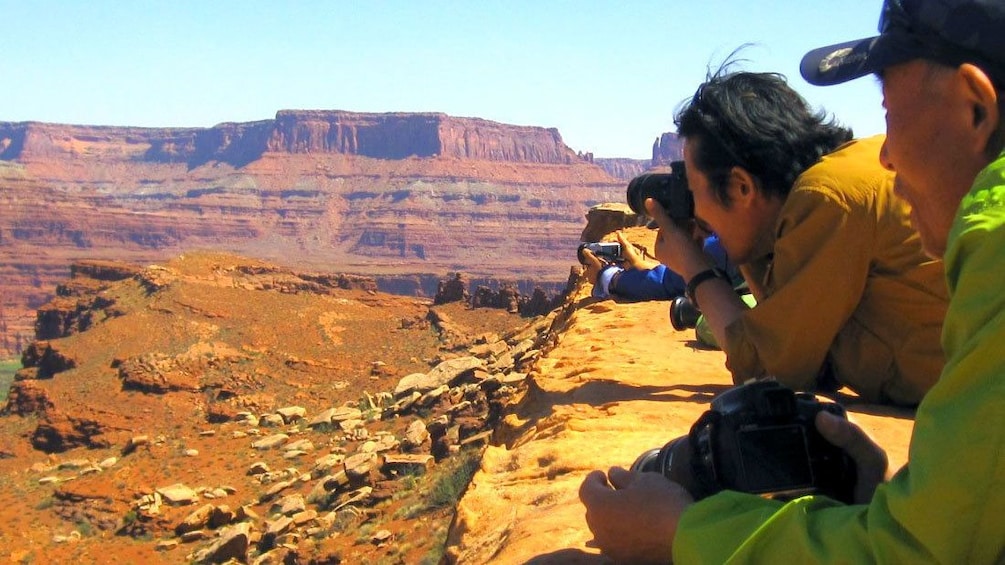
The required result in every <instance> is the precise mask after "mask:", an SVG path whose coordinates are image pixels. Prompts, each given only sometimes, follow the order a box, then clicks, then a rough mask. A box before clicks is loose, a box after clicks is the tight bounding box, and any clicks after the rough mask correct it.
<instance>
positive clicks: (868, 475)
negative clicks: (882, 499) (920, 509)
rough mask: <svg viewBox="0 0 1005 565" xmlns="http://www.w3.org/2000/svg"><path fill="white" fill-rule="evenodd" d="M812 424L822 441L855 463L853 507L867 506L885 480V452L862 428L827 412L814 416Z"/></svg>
mask: <svg viewBox="0 0 1005 565" xmlns="http://www.w3.org/2000/svg"><path fill="white" fill-rule="evenodd" d="M814 423H815V424H816V426H817V431H819V432H820V435H822V436H823V437H824V439H826V440H827V441H829V442H831V443H832V444H834V445H835V446H837V447H840V448H841V449H843V450H845V452H847V453H848V455H849V456H850V457H851V458H852V461H854V462H855V470H856V472H857V473H858V481H857V482H856V483H855V503H856V504H868V503H869V501H870V500H872V495H873V493H874V492H876V487H877V486H879V484H880V483H882V482H883V481H885V480H886V478H887V468H888V467H889V461H888V460H887V457H886V452H885V451H883V448H882V447H880V446H879V445H877V444H876V442H874V441H872V438H870V437H869V435H868V434H866V433H865V431H863V430H862V428H860V427H858V426H857V425H855V424H853V423H851V422H849V421H848V420H845V419H844V418H839V417H838V416H835V415H834V414H831V413H830V412H825V411H820V412H817V415H816V420H815V422H814Z"/></svg>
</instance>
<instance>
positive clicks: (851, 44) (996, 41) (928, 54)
mask: <svg viewBox="0 0 1005 565" xmlns="http://www.w3.org/2000/svg"><path fill="white" fill-rule="evenodd" d="M913 59H930V60H934V61H936V62H940V63H944V64H948V65H952V66H956V65H960V64H962V63H973V64H975V65H977V66H978V67H980V68H981V69H982V70H983V71H984V72H986V73H988V75H989V76H990V77H991V78H992V79H993V80H994V81H995V82H997V83H998V84H999V85H1005V0H884V2H883V11H882V13H881V14H880V17H879V35H878V36H876V37H869V38H866V39H858V40H855V41H848V42H845V43H839V44H837V45H831V46H828V47H821V48H819V49H814V50H813V51H810V52H809V53H807V54H806V55H805V56H804V57H803V60H802V63H800V65H799V72H800V73H801V74H802V75H803V78H804V79H806V81H807V82H809V83H810V84H815V85H818V86H826V85H831V84H838V83H841V82H845V81H849V80H851V79H854V78H858V77H861V76H865V75H867V74H872V73H876V72H879V71H881V70H883V69H884V68H886V67H889V66H891V65H896V64H899V63H906V62H907V61H911V60H913Z"/></svg>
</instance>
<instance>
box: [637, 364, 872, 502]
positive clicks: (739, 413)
mask: <svg viewBox="0 0 1005 565" xmlns="http://www.w3.org/2000/svg"><path fill="white" fill-rule="evenodd" d="M822 410H826V411H827V412H830V413H832V414H835V415H837V416H840V417H842V418H845V417H846V416H845V411H844V409H843V408H842V407H841V406H840V405H838V404H835V403H833V402H819V401H817V400H816V398H814V397H813V395H811V394H807V393H794V392H793V391H792V390H790V389H788V388H786V387H784V386H782V385H780V384H778V383H777V382H775V381H755V382H752V383H748V384H745V385H740V386H738V387H735V388H732V389H729V390H727V391H726V392H723V393H722V394H720V395H718V396H717V397H715V398H714V399H713V400H712V406H711V408H710V409H709V410H708V411H706V412H705V413H704V414H702V416H701V417H700V418H698V421H697V422H695V423H694V425H693V426H692V427H691V432H690V433H689V434H688V435H686V436H681V437H679V438H676V439H674V440H672V441H670V442H669V443H667V444H666V445H664V446H663V447H662V448H657V449H651V450H649V451H646V452H645V453H643V454H642V455H641V456H639V458H638V459H636V460H635V463H633V464H632V467H631V468H632V470H633V471H640V472H646V471H649V472H656V473H662V474H663V476H665V477H667V478H668V479H670V480H672V481H675V482H677V483H679V484H680V485H681V486H683V487H684V488H686V489H687V490H688V491H689V492H690V493H691V494H692V496H694V498H695V500H701V499H702V498H705V497H707V496H711V495H713V494H715V493H717V492H719V491H721V490H735V491H740V492H749V493H753V494H759V495H762V496H766V497H769V498H779V499H783V500H788V499H792V498H796V497H798V496H803V495H806V494H824V495H827V496H830V497H831V498H834V499H836V500H840V501H842V502H845V503H851V502H853V495H854V488H855V480H856V472H855V463H854V462H853V461H852V459H851V457H849V456H848V454H847V453H845V452H844V450H842V449H840V448H838V447H836V446H834V445H833V444H831V443H830V442H828V441H827V440H825V439H824V438H823V436H821V435H820V433H819V432H818V431H817V428H816V425H815V424H814V423H813V419H814V417H815V416H816V414H817V412H820V411H822Z"/></svg>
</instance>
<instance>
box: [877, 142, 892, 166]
mask: <svg viewBox="0 0 1005 565" xmlns="http://www.w3.org/2000/svg"><path fill="white" fill-rule="evenodd" d="M888 143H889V142H888V141H887V140H883V147H880V149H879V162H880V163H881V164H882V165H883V168H885V169H886V170H888V171H893V170H895V169H894V168H893V163H892V162H891V161H890V151H889V150H888V149H887V147H886V146H887V144H888Z"/></svg>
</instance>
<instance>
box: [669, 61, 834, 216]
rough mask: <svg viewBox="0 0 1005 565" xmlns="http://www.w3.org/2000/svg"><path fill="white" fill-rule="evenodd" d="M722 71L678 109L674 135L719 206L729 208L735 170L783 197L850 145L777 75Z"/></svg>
mask: <svg viewBox="0 0 1005 565" xmlns="http://www.w3.org/2000/svg"><path fill="white" fill-rule="evenodd" d="M728 65H729V64H728V63H727V64H725V65H723V66H722V67H720V68H719V70H718V71H716V72H715V73H714V74H713V75H711V76H709V77H708V78H707V79H706V81H705V83H704V84H702V85H701V86H699V87H698V90H697V91H696V92H695V93H694V97H692V98H691V100H690V101H687V102H685V103H684V104H683V106H682V107H681V108H679V109H678V110H677V114H676V116H674V123H675V124H676V125H677V133H678V135H680V136H682V137H685V138H687V139H688V140H689V141H692V142H693V145H692V147H693V149H694V150H695V151H694V153H693V154H694V156H695V157H694V160H695V164H696V165H697V167H698V169H700V170H701V171H702V172H703V173H705V174H706V175H707V176H708V179H709V183H710V185H711V186H712V188H713V190H714V191H715V194H716V197H717V198H718V199H719V201H720V202H722V203H723V205H726V206H728V205H729V203H730V200H729V195H728V192H727V186H728V185H727V183H728V180H729V175H730V172H731V171H732V169H733V167H737V166H739V167H743V168H744V169H746V170H747V171H748V172H750V174H751V175H753V176H754V177H756V178H757V179H758V180H759V181H760V183H761V187H760V188H761V190H763V191H764V192H765V193H767V194H769V195H772V194H774V195H777V196H779V197H781V198H784V197H785V196H786V195H787V194H788V193H789V190H790V189H791V188H792V184H793V183H794V182H795V180H796V177H798V176H799V175H800V174H802V172H803V171H805V170H806V169H808V168H809V167H810V165H812V164H813V163H815V162H817V161H818V160H819V159H820V157H822V156H824V155H826V154H827V153H830V152H831V151H833V150H834V149H835V148H837V147H838V146H839V145H841V144H843V143H845V142H847V141H849V140H851V138H852V131H851V129H848V128H845V127H842V126H840V125H839V124H837V123H836V122H835V121H834V120H833V119H828V117H827V115H826V114H825V113H824V112H822V111H821V112H813V111H812V110H811V109H810V107H809V105H808V104H807V103H806V100H804V99H803V97H802V96H800V95H799V94H798V93H797V92H796V91H795V90H793V89H792V88H791V87H790V86H789V85H788V84H787V83H786V81H785V77H784V76H782V75H780V74H777V73H750V72H728V71H727V67H728Z"/></svg>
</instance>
